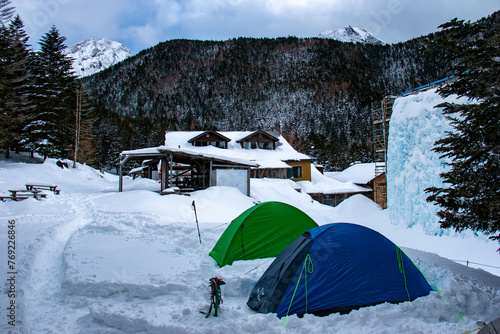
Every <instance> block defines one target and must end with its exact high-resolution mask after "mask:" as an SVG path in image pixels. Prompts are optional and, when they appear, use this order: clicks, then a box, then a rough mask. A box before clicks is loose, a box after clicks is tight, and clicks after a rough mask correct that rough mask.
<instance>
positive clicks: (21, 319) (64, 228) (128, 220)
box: [0, 159, 500, 334]
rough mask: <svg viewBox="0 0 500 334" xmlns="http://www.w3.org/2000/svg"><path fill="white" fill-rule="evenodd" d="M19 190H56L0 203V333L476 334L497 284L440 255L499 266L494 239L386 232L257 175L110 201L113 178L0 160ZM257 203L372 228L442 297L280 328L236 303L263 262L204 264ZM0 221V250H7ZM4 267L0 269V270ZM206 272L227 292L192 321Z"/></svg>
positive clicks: (496, 295)
mask: <svg viewBox="0 0 500 334" xmlns="http://www.w3.org/2000/svg"><path fill="white" fill-rule="evenodd" d="M28 182H39V183H50V184H56V185H57V186H58V188H60V189H61V194H60V195H55V194H48V196H47V198H46V199H44V200H42V201H36V200H34V199H28V200H25V201H22V202H0V219H1V220H2V221H3V222H7V221H8V220H15V222H16V223H15V224H16V247H17V248H16V266H17V268H16V270H17V276H16V291H17V295H16V297H15V301H16V305H18V308H17V309H16V312H17V313H16V320H17V323H16V328H12V327H11V326H9V325H8V324H7V323H6V321H5V320H4V321H2V323H1V324H0V332H2V333H8V331H9V330H12V329H15V330H14V331H13V333H91V334H92V333H95V334H97V333H113V334H117V333H278V332H280V331H281V332H282V333H308V334H310V333H341V334H342V333H464V332H466V331H469V330H472V329H475V328H477V327H478V326H477V325H476V321H479V320H484V321H491V320H493V319H494V318H496V317H498V315H499V314H500V276H495V275H492V274H491V273H488V272H486V271H484V270H480V269H473V268H471V267H465V266H463V265H461V264H459V263H456V262H453V261H451V260H449V259H447V258H446V257H448V254H449V252H450V250H452V251H453V256H454V257H453V259H459V260H466V259H468V260H471V261H476V262H482V263H486V264H491V265H498V254H496V253H495V250H496V248H498V244H497V243H495V242H491V241H489V240H487V239H485V238H483V237H477V236H474V235H471V234H465V236H441V237H440V236H436V235H433V236H429V235H427V234H426V233H425V231H424V230H423V228H422V227H421V226H413V227H412V228H408V227H407V226H403V225H393V224H391V222H390V220H389V212H388V210H381V209H380V207H379V206H378V205H376V204H375V203H373V202H372V201H370V200H369V199H367V198H366V197H364V196H362V195H356V196H353V197H351V198H349V199H348V200H346V201H344V202H343V203H341V204H340V205H339V206H338V207H335V208H332V207H327V206H324V205H321V204H319V203H318V202H314V201H312V200H311V198H310V197H309V196H308V195H307V194H304V193H299V192H297V191H296V187H295V186H294V185H293V182H291V181H289V180H270V179H260V180H253V179H252V184H251V192H252V197H247V196H244V195H243V194H242V193H240V192H239V191H237V190H236V189H234V188H230V187H212V188H209V189H207V190H203V191H198V192H194V193H193V194H192V195H191V196H189V197H188V196H182V195H168V196H160V195H159V194H157V193H154V192H152V191H151V190H155V189H158V188H159V185H158V183H156V182H154V181H152V180H144V179H136V180H132V179H130V178H126V179H125V184H124V189H125V191H124V192H123V193H118V192H117V191H116V190H117V189H118V178H117V176H115V175H110V174H102V173H100V172H98V171H96V170H94V169H92V168H90V167H87V166H84V165H78V168H76V169H73V168H69V169H60V168H59V167H57V166H56V164H55V161H54V160H51V159H47V161H46V162H45V163H43V164H29V163H23V162H11V161H9V162H6V161H4V160H0V193H2V194H6V193H7V189H12V188H22V187H24V184H25V183H28ZM266 200H278V201H283V202H286V203H290V204H293V205H295V206H297V207H299V208H300V209H302V210H304V211H305V212H306V213H307V214H309V215H310V216H311V217H313V218H314V219H315V220H316V221H317V222H318V223H319V224H325V223H330V222H336V221H347V222H353V223H358V224H362V225H364V226H367V227H370V228H373V229H375V230H377V231H379V232H381V233H383V234H384V235H385V236H387V237H388V238H389V239H391V240H392V241H394V242H395V243H396V244H398V245H399V246H401V247H404V251H405V252H406V253H407V254H408V255H409V256H410V257H411V258H412V260H413V261H414V262H415V263H416V264H417V265H418V266H419V267H420V269H421V270H422V272H423V273H424V274H425V275H426V276H427V277H428V278H429V279H430V280H431V281H432V282H433V283H434V285H435V286H436V287H438V288H439V290H440V291H441V293H442V296H441V295H440V294H438V293H436V292H433V293H431V294H430V295H429V296H426V297H422V298H419V299H417V300H415V301H414V302H411V303H410V302H405V303H401V304H397V305H393V304H381V305H377V306H373V307H366V308H362V309H360V310H358V311H353V312H351V313H350V314H348V315H342V316H341V315H339V314H332V315H330V316H327V317H316V316H312V315H306V316H304V317H303V318H298V317H296V316H291V317H289V318H288V320H287V321H286V324H285V325H284V327H283V328H282V325H283V319H281V320H280V319H278V318H277V317H276V316H275V315H273V314H257V313H255V312H254V311H252V310H251V309H249V308H248V307H247V306H246V301H247V299H248V296H249V294H250V291H251V289H252V288H253V285H254V284H255V283H256V282H257V280H258V279H259V277H260V275H262V273H263V272H264V271H265V269H266V268H267V266H268V265H269V264H270V263H271V260H269V259H262V260H253V261H237V262H235V263H234V264H233V265H232V266H225V267H223V268H219V267H218V266H217V264H216V262H215V261H214V260H213V259H212V258H211V257H209V256H208V253H209V251H210V250H211V249H212V247H213V246H214V244H215V243H216V241H217V240H218V238H219V237H220V235H221V234H222V233H223V231H224V229H225V227H226V226H227V224H228V223H229V222H230V221H231V220H232V219H233V218H235V217H236V216H237V215H239V214H240V213H241V212H242V211H244V210H245V209H247V208H249V207H250V206H252V205H254V204H255V203H256V202H258V201H266ZM193 201H195V203H196V209H197V217H198V221H199V223H200V230H201V239H202V243H200V242H199V238H198V233H197V228H196V221H195V216H194V212H193V209H192V206H191V204H192V202H193ZM2 226H3V227H2V228H4V231H3V232H2V233H0V244H1V245H6V235H7V233H6V225H5V224H3V225H2ZM470 249H474V252H473V253H472V254H471V251H470ZM4 254H6V253H5V250H4ZM5 257H6V255H4V260H5V259H6V258H5ZM6 266H7V261H6V260H5V261H0V270H1V271H2V272H3V273H5V272H7V268H6ZM485 269H488V270H491V271H492V272H494V271H495V270H496V269H494V268H485ZM496 274H497V275H500V270H497V272H496ZM213 276H218V277H221V278H223V279H224V280H225V281H226V283H227V284H226V285H224V286H223V287H222V296H223V300H224V303H223V304H222V305H221V309H220V316H219V317H217V318H213V317H210V318H208V319H205V317H204V315H203V314H200V313H199V312H198V311H199V310H207V309H208V302H209V287H208V280H209V278H210V277H213ZM5 287H6V285H5ZM6 291H7V289H6V288H4V289H3V291H2V292H3V293H2V295H1V298H0V317H1V318H2V319H6V310H7V305H8V303H9V302H10V300H11V299H9V298H8V297H7V294H6ZM455 310H456V311H457V312H459V313H460V314H461V315H462V316H463V318H464V321H462V320H460V318H459V317H458V315H457V314H456V313H455Z"/></svg>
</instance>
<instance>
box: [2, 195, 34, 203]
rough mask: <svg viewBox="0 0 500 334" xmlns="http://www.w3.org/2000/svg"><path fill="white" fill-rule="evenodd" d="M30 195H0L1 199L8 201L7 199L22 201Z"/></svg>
mask: <svg viewBox="0 0 500 334" xmlns="http://www.w3.org/2000/svg"><path fill="white" fill-rule="evenodd" d="M27 198H28V196H15V197H14V196H0V201H2V202H6V200H11V201H16V202H17V201H22V200H24V199H27Z"/></svg>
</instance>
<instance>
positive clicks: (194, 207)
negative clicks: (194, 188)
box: [191, 201, 201, 244]
mask: <svg viewBox="0 0 500 334" xmlns="http://www.w3.org/2000/svg"><path fill="white" fill-rule="evenodd" d="M191 207H192V208H193V210H194V217H195V218H196V227H198V238H200V244H201V233H200V224H198V215H197V214H196V205H195V204H194V201H193V204H191Z"/></svg>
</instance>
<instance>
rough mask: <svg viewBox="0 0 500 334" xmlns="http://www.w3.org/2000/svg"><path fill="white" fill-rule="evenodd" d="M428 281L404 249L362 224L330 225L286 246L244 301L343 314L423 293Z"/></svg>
mask: <svg viewBox="0 0 500 334" xmlns="http://www.w3.org/2000/svg"><path fill="white" fill-rule="evenodd" d="M430 291H431V287H430V285H429V284H428V283H427V281H426V279H425V278H424V277H423V275H422V274H421V273H420V271H419V270H418V268H417V267H416V266H415V265H414V264H413V262H412V261H411V260H410V259H409V258H408V257H407V256H406V254H404V253H403V251H402V250H401V249H400V248H399V247H397V246H396V245H395V244H393V243H392V242H391V241H390V240H389V239H387V238H386V237H384V236H383V235H381V234H380V233H378V232H376V231H374V230H372V229H369V228H367V227H364V226H360V225H356V224H349V223H334V224H328V225H323V226H319V227H316V228H314V229H311V230H309V231H307V232H305V233H304V234H303V235H302V236H300V237H298V238H297V239H295V240H294V241H293V242H292V243H291V244H290V245H289V246H288V247H286V248H285V249H284V250H283V251H282V252H281V253H280V255H278V257H277V258H276V259H275V260H274V262H273V263H272V264H271V265H270V266H269V268H268V269H267V270H266V272H265V273H264V274H263V275H262V277H261V278H260V280H259V281H258V282H257V284H256V285H255V287H254V289H253V290H252V292H251V294H250V297H249V299H248V302H247V305H248V306H249V307H250V308H252V309H254V310H256V311H258V312H261V313H271V312H272V313H277V315H278V317H282V316H285V315H291V314H299V315H300V314H304V313H313V314H316V315H327V314H330V313H333V312H340V313H347V312H350V311H351V310H353V309H358V308H360V307H363V306H370V305H375V304H379V303H384V302H390V303H398V302H403V301H412V300H414V299H416V298H418V297H421V296H426V295H428V294H429V292H430Z"/></svg>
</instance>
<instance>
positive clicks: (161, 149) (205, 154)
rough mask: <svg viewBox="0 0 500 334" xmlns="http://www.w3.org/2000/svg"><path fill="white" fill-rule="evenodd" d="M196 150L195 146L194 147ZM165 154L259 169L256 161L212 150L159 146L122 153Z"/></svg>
mask: <svg viewBox="0 0 500 334" xmlns="http://www.w3.org/2000/svg"><path fill="white" fill-rule="evenodd" d="M193 148H194V146H193ZM196 148H202V147H196ZM165 153H173V154H180V155H189V156H191V157H194V158H196V157H200V158H205V159H214V160H218V161H221V162H224V163H232V164H237V165H246V166H250V167H258V166H259V164H258V163H256V162H255V161H249V160H245V159H240V158H238V157H234V158H232V157H230V156H227V155H220V154H216V153H217V152H215V153H214V151H210V150H189V149H182V148H175V147H171V146H157V147H148V148H141V149H137V150H129V151H123V152H122V153H121V155H122V156H130V157H133V156H136V157H138V156H139V157H146V156H147V157H150V156H162V155H163V154H165Z"/></svg>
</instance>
